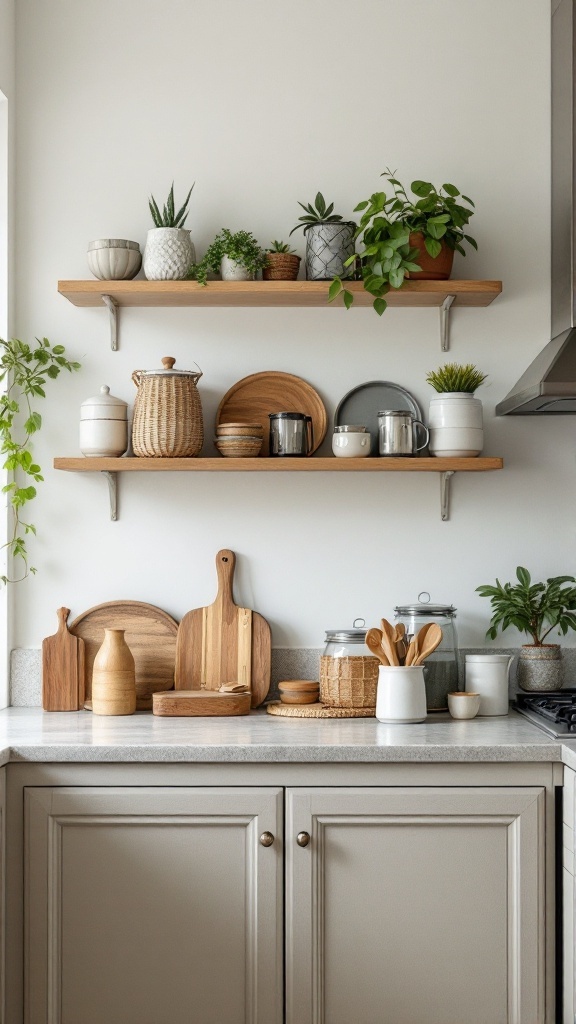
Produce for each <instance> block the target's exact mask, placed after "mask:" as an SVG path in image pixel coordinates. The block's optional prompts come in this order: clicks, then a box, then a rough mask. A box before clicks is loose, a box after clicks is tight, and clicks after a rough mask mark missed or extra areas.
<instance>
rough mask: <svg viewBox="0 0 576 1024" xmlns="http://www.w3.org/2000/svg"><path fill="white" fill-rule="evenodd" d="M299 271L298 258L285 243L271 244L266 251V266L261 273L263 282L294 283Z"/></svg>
mask: <svg viewBox="0 0 576 1024" xmlns="http://www.w3.org/2000/svg"><path fill="white" fill-rule="evenodd" d="M299 269H300V257H299V256H297V255H296V253H295V252H294V249H291V248H290V246H289V245H288V244H287V243H286V242H276V241H274V242H272V243H271V248H270V249H267V250H266V266H265V267H264V270H263V271H262V277H263V278H264V280H265V281H295V280H296V278H297V277H298V271H299Z"/></svg>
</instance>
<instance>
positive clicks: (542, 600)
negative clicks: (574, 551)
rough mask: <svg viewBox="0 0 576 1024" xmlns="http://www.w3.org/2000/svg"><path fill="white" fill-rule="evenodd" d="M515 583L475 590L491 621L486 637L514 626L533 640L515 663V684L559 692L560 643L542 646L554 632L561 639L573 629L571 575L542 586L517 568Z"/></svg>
mask: <svg viewBox="0 0 576 1024" xmlns="http://www.w3.org/2000/svg"><path fill="white" fill-rule="evenodd" d="M516 579H517V581H518V582H517V583H514V584H512V583H504V584H502V583H500V580H496V585H495V586H488V585H482V586H480V587H477V588H476V591H477V593H479V594H480V596H481V597H488V598H489V599H490V603H491V605H492V618H491V620H490V627H489V629H488V631H487V633H486V636H487V637H488V638H489V639H490V640H495V639H496V637H497V635H498V630H499V629H501V630H502V632H504V630H506V629H508V628H509V627H510V626H515V627H516V629H518V630H519V631H520V632H521V633H525V634H526V635H527V636H529V637H531V638H532V643H529V644H523V646H522V649H521V652H520V658H519V661H518V672H517V682H518V685H519V686H521V687H522V689H523V690H536V691H538V690H559V689H560V688H561V686H562V660H561V658H562V652H561V648H560V645H559V644H551V643H545V640H546V638H547V637H548V636H550V634H551V633H552V632H553V631H554V630H556V629H557V630H558V632H559V633H561V634H562V635H563V636H565V635H566V633H567V632H568V630H570V629H576V614H575V612H576V587H574V586H570V584H573V583H576V577H574V576H553V577H550V578H549V579H547V580H546V582H545V583H532V578H531V576H530V573H529V572H528V570H527V569H524V568H523V567H522V566H521V565H519V566H518V567H517V569H516Z"/></svg>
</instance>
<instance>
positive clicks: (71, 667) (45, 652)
mask: <svg viewBox="0 0 576 1024" xmlns="http://www.w3.org/2000/svg"><path fill="white" fill-rule="evenodd" d="M69 615H70V609H69V608H59V609H58V632H57V633H55V634H54V636H47V637H46V639H45V640H43V641H42V707H43V708H44V711H78V709H79V708H81V707H83V705H84V641H83V640H81V639H79V637H77V636H73V635H72V634H71V633H70V632H69V631H68V626H67V622H68V616H69Z"/></svg>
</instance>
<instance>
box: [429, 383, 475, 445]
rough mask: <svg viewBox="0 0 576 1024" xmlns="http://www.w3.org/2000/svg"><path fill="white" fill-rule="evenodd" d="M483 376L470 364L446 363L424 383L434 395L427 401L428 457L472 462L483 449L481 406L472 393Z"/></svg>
mask: <svg viewBox="0 0 576 1024" xmlns="http://www.w3.org/2000/svg"><path fill="white" fill-rule="evenodd" d="M485 380H486V375H485V374H484V373H481V372H480V370H477V369H476V367H475V366H474V364H473V363H465V364H460V363H446V364H445V365H444V366H441V367H440V368H439V369H438V370H434V371H431V372H430V373H429V374H428V375H427V377H426V381H427V382H428V384H431V385H432V387H433V388H434V389H435V390H436V391H437V392H438V397H437V398H433V399H432V400H431V401H430V411H429V415H428V426H429V430H430V444H429V448H430V454H431V455H437V456H438V457H439V458H473V457H475V456H477V455H480V454H481V452H482V448H483V446H484V429H483V423H482V402H481V401H480V399H479V398H475V397H474V394H475V392H476V389H477V388H479V387H480V385H481V384H482V383H483V382H484V381H485Z"/></svg>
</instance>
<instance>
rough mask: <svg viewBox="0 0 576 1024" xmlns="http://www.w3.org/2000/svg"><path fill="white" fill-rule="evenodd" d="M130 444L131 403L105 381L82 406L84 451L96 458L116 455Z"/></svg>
mask: <svg viewBox="0 0 576 1024" xmlns="http://www.w3.org/2000/svg"><path fill="white" fill-rule="evenodd" d="M127 447H128V403H127V402H123V401H122V399H121V398H114V396H113V395H111V394H110V388H109V387H108V385H107V384H104V385H103V386H102V387H101V388H100V393H99V394H98V395H94V397H93V398H87V399H86V401H85V402H82V405H81V406H80V451H81V452H82V455H87V456H89V457H92V458H97V457H98V456H100V457H101V458H106V457H109V458H114V457H117V456H119V455H123V454H124V452H125V451H126V449H127Z"/></svg>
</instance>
